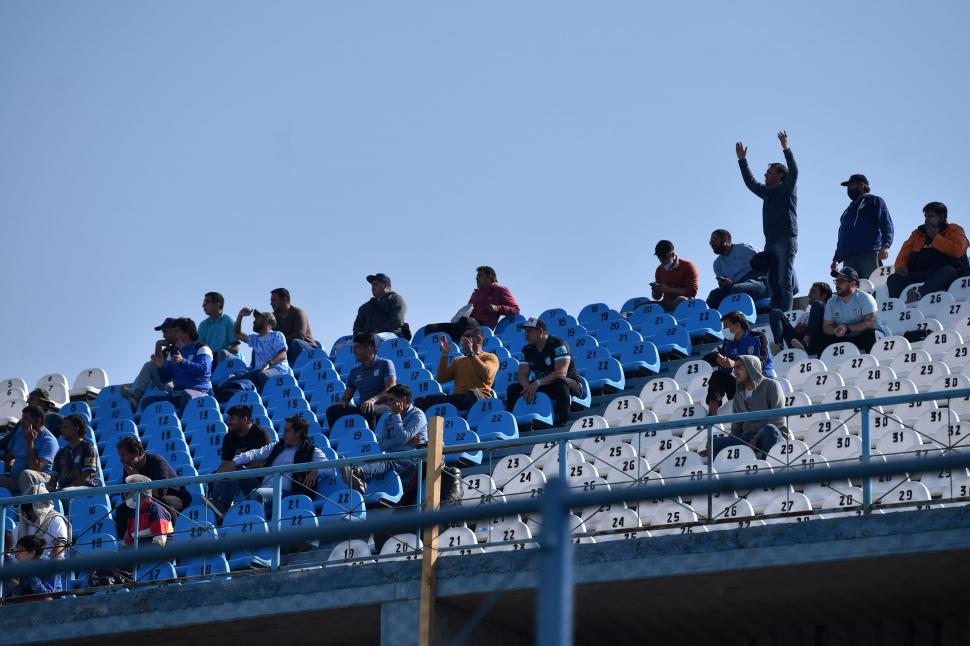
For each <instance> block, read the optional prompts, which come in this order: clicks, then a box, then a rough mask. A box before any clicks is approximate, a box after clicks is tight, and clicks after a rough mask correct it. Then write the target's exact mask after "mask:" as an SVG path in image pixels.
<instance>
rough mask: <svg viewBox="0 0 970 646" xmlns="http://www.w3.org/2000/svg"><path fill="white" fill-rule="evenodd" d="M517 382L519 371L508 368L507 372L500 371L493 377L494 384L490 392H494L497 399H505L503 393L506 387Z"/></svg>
mask: <svg viewBox="0 0 970 646" xmlns="http://www.w3.org/2000/svg"><path fill="white" fill-rule="evenodd" d="M518 381H519V369H518V368H517V367H516V368H509V369H508V370H500V371H499V372H498V373H496V375H495V382H494V383H493V384H492V390H494V391H495V394H497V395H498V396H499V397H505V391H506V390H508V387H509V386H511V385H512V384H514V383H517V382H518Z"/></svg>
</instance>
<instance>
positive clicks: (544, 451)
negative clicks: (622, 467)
mask: <svg viewBox="0 0 970 646" xmlns="http://www.w3.org/2000/svg"><path fill="white" fill-rule="evenodd" d="M547 445H549V446H548V447H547ZM529 457H530V458H532V466H534V467H535V468H537V469H540V470H541V471H542V472H543V473H544V474H546V478H547V479H548V478H558V477H559V443H558V442H543V443H542V444H536V445H535V446H534V447H532V454H530V455H529ZM585 461H586V458H585V456H584V455H583V452H582V451H580V450H579V449H577V448H575V447H573V446H572V445H570V446H568V447H567V448H566V466H567V467H569V466H572V465H574V464H580V463H582V462H585ZM504 489H505V488H504V487H503V491H504Z"/></svg>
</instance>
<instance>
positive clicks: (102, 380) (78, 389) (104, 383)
mask: <svg viewBox="0 0 970 646" xmlns="http://www.w3.org/2000/svg"><path fill="white" fill-rule="evenodd" d="M107 387H108V373H106V372H105V371H104V370H102V369H101V368H90V369H88V370H82V371H81V372H80V374H78V376H77V378H76V379H75V380H74V385H73V386H71V390H70V392H69V394H70V396H71V397H93V396H96V395H97V394H98V393H99V392H101V389H102V388H107Z"/></svg>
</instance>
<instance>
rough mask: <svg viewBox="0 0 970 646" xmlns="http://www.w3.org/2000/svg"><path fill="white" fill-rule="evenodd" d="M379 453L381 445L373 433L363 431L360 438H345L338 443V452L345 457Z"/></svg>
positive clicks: (367, 455) (370, 455)
mask: <svg viewBox="0 0 970 646" xmlns="http://www.w3.org/2000/svg"><path fill="white" fill-rule="evenodd" d="M381 453H382V452H381V445H380V444H379V443H378V442H377V438H376V437H375V436H374V434H373V433H367V432H364V433H363V437H361V438H360V439H350V438H347V439H345V440H344V441H343V442H341V443H340V451H339V454H340V456H341V457H345V458H360V457H372V456H375V455H381Z"/></svg>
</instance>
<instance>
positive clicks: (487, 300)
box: [424, 265, 519, 339]
mask: <svg viewBox="0 0 970 646" xmlns="http://www.w3.org/2000/svg"><path fill="white" fill-rule="evenodd" d="M475 272H476V273H475V284H476V285H477V287H476V288H475V291H473V292H472V295H471V296H470V297H469V298H468V304H467V305H465V306H464V307H462V308H461V309H460V310H458V313H457V314H455V316H454V318H452V320H451V323H432V324H431V325H426V326H425V328H424V333H425V335H428V334H433V333H435V332H446V333H447V334H448V336H450V337H451V338H452V339H457V338H458V337H459V336H461V335H462V334H463V333H464V332H465V330H467V329H468V328H469V327H473V326H476V325H485V326H488V327H490V328H492V329H493V330H494V329H495V326H496V325H498V322H499V319H500V318H502V317H503V316H512V315H514V314H518V313H519V304H518V303H517V302H516V300H515V297H514V296H512V292H510V291H509V288H508V287H505V286H504V285H499V284H498V277H497V276H496V275H495V270H494V269H492V268H491V267H489V266H488V265H482V266H481V267H479V268H478V269H476V270H475Z"/></svg>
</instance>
